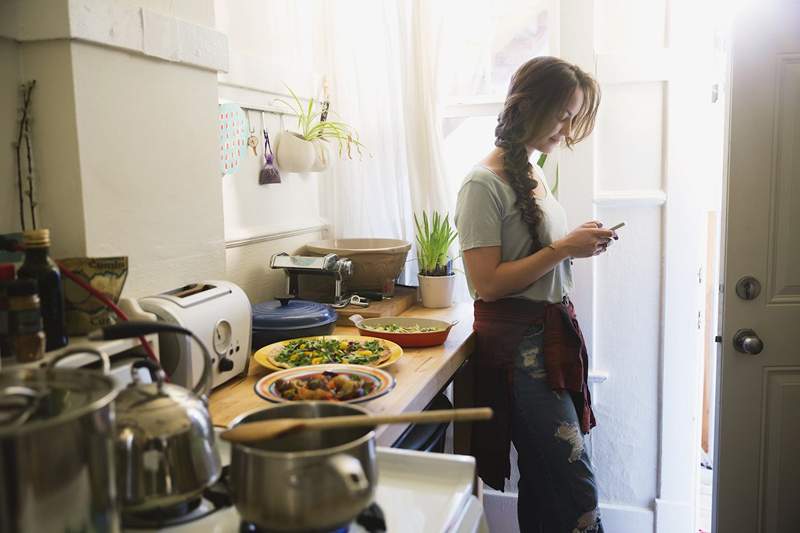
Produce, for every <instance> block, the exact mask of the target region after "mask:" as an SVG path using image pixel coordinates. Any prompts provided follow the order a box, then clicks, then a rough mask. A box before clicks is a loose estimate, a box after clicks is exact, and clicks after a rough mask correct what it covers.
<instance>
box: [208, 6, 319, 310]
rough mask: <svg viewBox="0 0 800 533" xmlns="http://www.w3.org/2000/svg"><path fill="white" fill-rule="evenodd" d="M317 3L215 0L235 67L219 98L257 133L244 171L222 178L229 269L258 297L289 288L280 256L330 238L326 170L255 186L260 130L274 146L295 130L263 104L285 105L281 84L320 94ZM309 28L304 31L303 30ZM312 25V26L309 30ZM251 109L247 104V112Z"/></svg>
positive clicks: (223, 78) (223, 76)
mask: <svg viewBox="0 0 800 533" xmlns="http://www.w3.org/2000/svg"><path fill="white" fill-rule="evenodd" d="M319 6H320V5H319V3H318V2H294V1H291V0H267V1H264V0H235V1H229V0H216V2H215V8H216V24H217V29H218V30H219V31H222V32H224V33H225V34H226V35H228V39H229V57H230V68H229V69H228V72H225V73H220V75H219V98H220V101H224V102H234V103H237V104H239V105H240V106H242V107H243V108H244V109H245V113H246V114H247V116H248V120H249V121H250V124H251V127H252V128H253V129H254V130H255V133H256V136H257V137H258V138H259V149H258V156H253V155H252V154H251V153H249V154H248V155H246V156H245V157H244V158H243V159H242V161H241V165H240V168H239V170H238V171H237V172H236V173H234V174H230V175H227V176H224V177H223V178H222V179H221V185H222V196H223V206H224V214H225V215H224V219H225V224H224V226H225V241H226V264H227V267H226V272H227V277H228V279H230V280H231V281H233V282H235V283H237V284H239V285H240V286H241V287H242V288H243V289H244V290H245V292H246V293H247V295H248V296H249V297H250V299H251V301H253V302H261V301H264V300H267V299H270V298H272V297H274V296H275V295H278V294H283V293H284V292H286V287H285V275H284V274H283V272H282V271H272V270H270V269H269V268H268V266H267V265H268V263H269V259H270V257H271V256H272V255H273V254H275V253H280V252H288V253H295V252H298V251H300V250H302V248H303V246H304V245H305V244H306V243H308V242H311V241H313V240H318V239H320V238H323V237H324V236H325V227H326V224H327V222H326V221H325V220H324V219H323V218H322V216H321V214H320V201H321V192H320V182H321V180H325V179H330V175H329V174H328V173H327V172H322V173H306V174H297V173H290V172H286V171H281V183H279V184H268V185H259V184H258V173H259V170H260V169H261V165H262V157H263V139H262V135H261V130H262V128H266V129H267V131H268V132H269V135H270V141H271V143H272V148H273V150H276V149H277V145H278V143H279V139H280V131H281V130H283V129H289V130H292V129H295V128H296V119H295V118H294V117H293V116H291V115H279V114H276V113H273V112H270V111H265V112H262V111H261V110H262V109H267V110H270V109H286V108H285V107H282V106H281V105H280V104H278V103H277V102H276V101H275V100H276V98H283V99H285V100H288V95H287V90H286V87H285V86H284V84H286V85H288V86H289V87H291V88H292V90H294V91H295V92H296V93H298V94H299V96H300V97H301V98H308V97H319V96H320V94H319V90H320V88H321V84H322V75H321V73H322V72H324V67H323V66H322V65H321V64H320V60H321V59H322V57H323V55H322V54H321V53H320V46H321V42H320V39H319V34H320V32H319V31H317V30H314V28H319V27H320V26H319V25H318V23H319V17H320V11H319ZM301 28H305V30H300V29H301ZM306 30H307V31H306ZM248 108H250V109H248Z"/></svg>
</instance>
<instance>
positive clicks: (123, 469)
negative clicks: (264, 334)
mask: <svg viewBox="0 0 800 533" xmlns="http://www.w3.org/2000/svg"><path fill="white" fill-rule="evenodd" d="M164 331H169V332H175V333H182V334H185V335H189V336H191V337H192V338H194V339H195V341H196V342H197V343H199V344H200V346H201V347H202V352H203V359H204V365H203V373H202V375H201V377H200V380H199V382H198V383H197V385H195V387H194V389H193V390H191V391H190V390H188V389H186V388H184V387H181V386H178V385H174V384H170V383H165V376H164V371H163V370H162V369H161V367H160V366H159V365H158V364H157V363H155V362H153V361H150V360H141V361H137V362H136V363H134V365H133V367H132V370H131V371H132V374H133V377H134V380H133V382H132V383H131V384H130V385H129V386H128V387H126V388H125V389H123V390H121V391H120V392H119V394H118V396H117V399H116V401H115V405H114V407H115V410H116V438H115V443H114V455H115V463H116V471H117V497H118V499H119V502H120V504H121V506H122V510H123V512H125V513H138V512H143V511H149V510H152V509H155V508H166V507H171V506H173V505H176V504H179V503H182V502H186V501H189V500H191V499H192V498H195V497H197V496H199V495H200V493H202V491H203V490H204V489H205V488H206V487H208V486H209V485H211V484H212V483H214V482H215V481H216V480H217V478H219V476H220V474H221V472H222V464H221V461H220V457H219V452H218V450H217V447H216V445H215V442H214V428H213V425H212V424H211V417H210V416H209V413H208V405H207V394H208V391H209V385H210V375H211V372H210V365H211V357H210V355H209V353H208V350H207V348H206V347H205V346H204V345H203V343H202V341H200V340H199V339H198V338H197V337H196V336H195V335H194V334H193V333H191V332H190V331H188V330H186V329H184V328H181V327H178V326H173V325H171V324H165V323H163V322H124V323H120V324H115V325H113V326H108V327H106V328H103V329H102V330H100V332H99V334H94V335H92V336H90V338H91V337H94V338H103V339H114V338H126V337H132V336H140V335H146V334H149V333H157V332H164ZM142 366H145V367H148V368H149V369H150V371H151V374H152V375H153V377H154V380H155V382H154V383H142V382H141V381H140V380H139V379H138V372H137V369H138V368H141V367H142Z"/></svg>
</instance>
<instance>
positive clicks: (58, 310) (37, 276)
mask: <svg viewBox="0 0 800 533" xmlns="http://www.w3.org/2000/svg"><path fill="white" fill-rule="evenodd" d="M23 241H24V242H23V243H24V246H25V261H24V262H23V263H22V266H21V267H19V271H18V272H17V277H18V278H20V279H23V278H27V279H32V280H36V284H37V286H38V292H39V298H40V299H41V309H42V320H43V322H44V332H45V335H46V336H47V346H46V350H47V351H48V352H49V351H50V350H55V349H57V348H61V347H62V346H66V345H67V328H66V325H65V323H64V286H63V284H62V282H61V271H60V270H58V267H57V266H56V264H55V262H53V260H52V259H50V255H49V253H50V230H47V229H38V230H33V231H26V232H25V233H24V234H23Z"/></svg>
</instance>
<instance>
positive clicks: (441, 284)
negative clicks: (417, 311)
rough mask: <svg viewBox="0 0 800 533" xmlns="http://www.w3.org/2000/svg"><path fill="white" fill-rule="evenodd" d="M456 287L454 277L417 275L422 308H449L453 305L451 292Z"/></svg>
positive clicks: (452, 275)
mask: <svg viewBox="0 0 800 533" xmlns="http://www.w3.org/2000/svg"><path fill="white" fill-rule="evenodd" d="M455 286H456V275H455V274H450V275H449V276H423V275H422V274H419V291H420V293H421V295H422V306H423V307H432V308H439V307H450V306H451V305H453V290H454V289H455Z"/></svg>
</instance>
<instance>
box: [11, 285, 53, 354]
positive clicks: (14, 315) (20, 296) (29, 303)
mask: <svg viewBox="0 0 800 533" xmlns="http://www.w3.org/2000/svg"><path fill="white" fill-rule="evenodd" d="M36 289H37V287H36V282H35V281H34V280H32V279H18V280H16V281H13V282H12V283H11V284H10V285H9V286H8V289H7V296H8V319H9V320H8V322H9V340H10V345H11V350H12V352H13V353H14V355H15V356H16V358H17V361H19V362H20V363H27V362H30V361H37V360H39V359H41V358H42V357H44V347H45V334H44V331H42V315H41V312H40V309H39V295H38V294H37V292H36Z"/></svg>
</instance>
